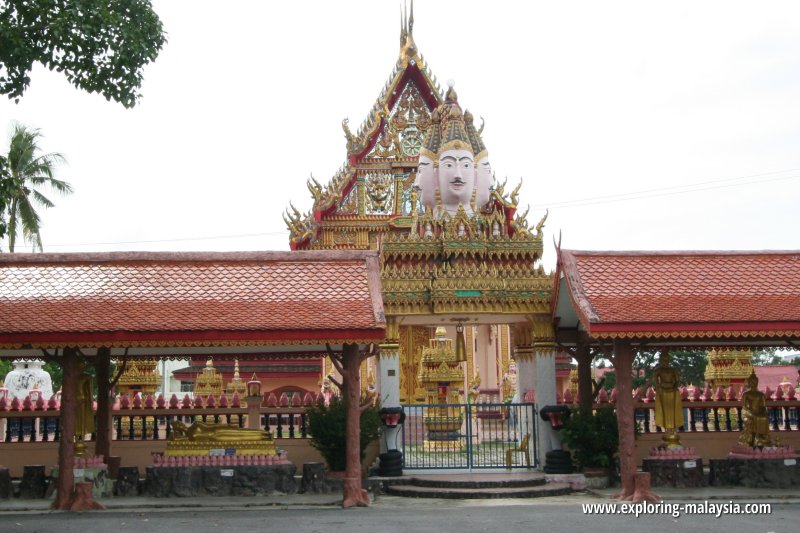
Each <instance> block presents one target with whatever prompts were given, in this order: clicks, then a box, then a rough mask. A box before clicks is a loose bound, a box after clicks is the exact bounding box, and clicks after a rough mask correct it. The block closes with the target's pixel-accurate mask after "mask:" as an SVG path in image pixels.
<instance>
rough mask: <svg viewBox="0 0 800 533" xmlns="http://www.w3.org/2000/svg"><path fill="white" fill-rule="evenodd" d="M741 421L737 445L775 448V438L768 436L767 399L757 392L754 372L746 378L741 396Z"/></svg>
mask: <svg viewBox="0 0 800 533" xmlns="http://www.w3.org/2000/svg"><path fill="white" fill-rule="evenodd" d="M742 419H743V420H744V428H743V429H742V434H741V436H740V437H739V443H740V444H744V445H745V446H753V447H759V448H761V447H764V446H777V445H778V441H777V439H776V438H774V437H772V436H771V435H770V434H769V414H768V412H767V397H766V396H765V395H764V393H763V392H761V391H760V390H758V376H756V373H755V371H753V373H752V374H750V377H748V378H747V392H745V393H744V394H743V395H742Z"/></svg>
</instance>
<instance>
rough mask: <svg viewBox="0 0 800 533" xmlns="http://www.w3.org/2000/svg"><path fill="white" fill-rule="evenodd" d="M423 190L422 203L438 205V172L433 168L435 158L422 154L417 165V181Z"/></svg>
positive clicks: (429, 205)
mask: <svg viewBox="0 0 800 533" xmlns="http://www.w3.org/2000/svg"><path fill="white" fill-rule="evenodd" d="M415 185H417V186H418V187H419V188H420V189H421V190H422V198H421V199H420V200H421V201H422V205H424V206H427V207H434V206H435V205H436V174H435V172H434V170H433V159H431V158H430V157H428V156H426V155H422V154H420V156H419V165H418V166H417V179H416V183H415Z"/></svg>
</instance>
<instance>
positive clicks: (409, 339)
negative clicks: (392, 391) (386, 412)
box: [399, 326, 430, 403]
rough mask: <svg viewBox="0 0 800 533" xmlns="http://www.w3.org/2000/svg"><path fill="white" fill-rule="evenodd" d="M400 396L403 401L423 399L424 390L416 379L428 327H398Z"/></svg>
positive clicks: (426, 341)
mask: <svg viewBox="0 0 800 533" xmlns="http://www.w3.org/2000/svg"><path fill="white" fill-rule="evenodd" d="M399 334H400V370H401V372H400V396H401V401H402V402H403V403H421V402H424V401H425V391H424V389H422V388H421V387H420V384H419V382H418V381H417V371H418V370H419V362H420V359H421V358H422V349H423V348H424V347H425V346H426V345H427V344H428V339H429V338H430V328H428V327H425V326H403V327H401V328H400V333H399Z"/></svg>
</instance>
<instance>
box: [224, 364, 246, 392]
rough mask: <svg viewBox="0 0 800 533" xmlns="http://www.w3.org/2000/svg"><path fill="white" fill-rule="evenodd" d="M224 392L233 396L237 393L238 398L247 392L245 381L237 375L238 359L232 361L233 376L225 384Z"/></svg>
mask: <svg viewBox="0 0 800 533" xmlns="http://www.w3.org/2000/svg"><path fill="white" fill-rule="evenodd" d="M225 394H227V395H228V396H233V395H234V394H238V395H239V397H240V398H244V397H245V395H246V394H247V383H245V382H244V381H243V380H242V377H241V376H240V375H239V360H238V359H234V362H233V378H231V380H230V381H229V382H228V384H227V385H225Z"/></svg>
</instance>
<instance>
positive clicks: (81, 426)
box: [75, 365, 96, 457]
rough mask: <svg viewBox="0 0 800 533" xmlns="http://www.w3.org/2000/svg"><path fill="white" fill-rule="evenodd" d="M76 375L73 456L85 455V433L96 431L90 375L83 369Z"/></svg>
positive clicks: (82, 367)
mask: <svg viewBox="0 0 800 533" xmlns="http://www.w3.org/2000/svg"><path fill="white" fill-rule="evenodd" d="M83 369H84V366H83V365H81V373H80V375H79V376H78V390H77V395H76V398H77V400H78V410H77V412H76V414H75V456H76V457H84V456H85V455H86V442H85V438H86V435H87V434H89V433H94V432H95V431H96V426H95V421H94V405H93V402H92V376H90V375H89V374H87V373H85V372H84V371H83Z"/></svg>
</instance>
